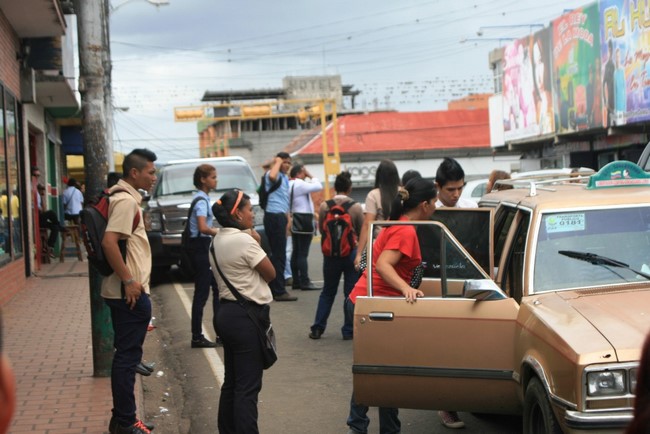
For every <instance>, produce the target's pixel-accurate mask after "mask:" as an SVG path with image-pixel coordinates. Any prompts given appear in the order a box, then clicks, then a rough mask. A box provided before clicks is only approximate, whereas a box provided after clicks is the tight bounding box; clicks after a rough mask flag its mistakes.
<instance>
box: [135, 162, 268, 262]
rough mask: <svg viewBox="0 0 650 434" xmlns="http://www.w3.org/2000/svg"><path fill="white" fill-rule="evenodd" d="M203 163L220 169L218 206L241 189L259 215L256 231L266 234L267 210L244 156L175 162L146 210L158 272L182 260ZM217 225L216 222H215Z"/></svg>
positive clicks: (163, 175) (215, 194) (214, 194)
mask: <svg viewBox="0 0 650 434" xmlns="http://www.w3.org/2000/svg"><path fill="white" fill-rule="evenodd" d="M199 164H211V165H213V166H214V167H216V169H217V177H218V184H217V190H216V191H213V192H211V193H210V199H211V201H212V202H213V203H214V201H215V200H217V199H218V198H219V197H220V196H221V194H223V192H224V191H226V190H230V189H232V188H239V189H241V190H243V191H244V192H245V193H246V194H248V195H249V196H250V197H251V202H252V204H253V211H254V212H255V230H256V231H258V232H259V233H260V235H262V244H263V246H266V245H267V240H266V236H265V234H264V211H263V210H262V208H261V207H260V206H259V197H258V194H257V187H258V184H257V180H256V178H255V175H254V174H253V170H252V169H251V167H250V166H249V164H248V162H246V160H245V159H243V158H242V157H219V158H199V159H191V160H178V161H171V162H169V163H168V164H166V165H165V166H163V167H162V168H161V169H160V171H159V174H158V181H157V183H156V186H155V187H154V189H153V193H152V194H151V197H150V198H149V200H147V201H146V205H145V208H144V212H143V215H144V222H145V229H146V230H147V236H148V238H149V244H150V245H151V253H152V256H153V257H152V262H153V267H154V269H159V270H164V269H168V268H169V267H170V266H172V265H177V264H178V263H179V260H180V244H181V234H182V233H183V228H184V227H185V223H186V221H187V212H188V211H189V207H190V204H191V202H192V196H194V194H195V193H196V191H197V190H196V187H194V184H193V175H194V170H195V169H196V167H197V166H198V165H199ZM214 223H215V226H217V222H216V219H215V221H214Z"/></svg>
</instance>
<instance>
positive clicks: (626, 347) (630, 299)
mask: <svg viewBox="0 0 650 434" xmlns="http://www.w3.org/2000/svg"><path fill="white" fill-rule="evenodd" d="M557 294H558V296H559V297H561V298H562V299H564V300H565V301H566V302H567V303H568V304H569V306H570V307H571V308H573V310H575V311H576V312H577V313H578V314H579V315H580V316H581V317H582V318H584V320H586V321H587V322H588V323H589V324H591V326H592V327H593V329H594V333H593V336H591V338H592V339H596V340H599V338H598V337H597V335H600V336H602V338H603V339H605V340H606V341H607V342H608V343H609V344H610V345H611V347H612V349H613V350H614V351H615V352H616V356H617V359H618V361H621V362H623V361H629V360H638V359H639V353H640V350H641V347H642V346H643V341H644V339H645V337H646V335H647V334H648V331H649V330H650V289H643V290H624V289H609V290H602V291H586V290H585V291H569V292H558V293H557ZM574 336H575V337H576V338H577V339H589V338H590V337H589V336H585V335H580V334H578V335H574Z"/></svg>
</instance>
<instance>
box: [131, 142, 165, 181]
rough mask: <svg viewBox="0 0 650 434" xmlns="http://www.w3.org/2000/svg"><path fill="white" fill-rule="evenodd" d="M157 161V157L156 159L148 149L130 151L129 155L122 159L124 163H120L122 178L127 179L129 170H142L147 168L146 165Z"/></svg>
mask: <svg viewBox="0 0 650 434" xmlns="http://www.w3.org/2000/svg"><path fill="white" fill-rule="evenodd" d="M157 159H158V157H156V154H154V153H153V151H150V150H149V149H146V148H139V149H134V150H132V151H131V153H129V155H127V156H126V157H124V162H123V163H122V172H123V174H122V177H123V178H128V176H129V172H131V169H137V170H142V169H144V168H145V167H147V163H149V162H152V163H153V162H154V161H156V160H157Z"/></svg>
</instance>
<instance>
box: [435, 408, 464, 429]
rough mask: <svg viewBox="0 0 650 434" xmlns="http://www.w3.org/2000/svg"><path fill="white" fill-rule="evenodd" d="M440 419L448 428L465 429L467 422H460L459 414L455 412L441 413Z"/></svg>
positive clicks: (439, 414)
mask: <svg viewBox="0 0 650 434" xmlns="http://www.w3.org/2000/svg"><path fill="white" fill-rule="evenodd" d="M438 417H439V418H440V423H441V424H443V425H444V426H446V427H447V428H452V429H458V428H465V422H463V421H462V420H460V418H459V417H458V413H457V412H455V411H439V412H438Z"/></svg>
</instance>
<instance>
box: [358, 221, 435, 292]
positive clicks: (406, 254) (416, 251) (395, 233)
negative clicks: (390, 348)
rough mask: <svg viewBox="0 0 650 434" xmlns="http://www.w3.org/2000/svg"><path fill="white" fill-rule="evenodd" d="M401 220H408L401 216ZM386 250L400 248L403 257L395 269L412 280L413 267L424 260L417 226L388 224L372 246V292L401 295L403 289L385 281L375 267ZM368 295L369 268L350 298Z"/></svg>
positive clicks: (404, 278)
mask: <svg viewBox="0 0 650 434" xmlns="http://www.w3.org/2000/svg"><path fill="white" fill-rule="evenodd" d="M400 220H401V221H406V220H408V219H407V218H406V217H401V218H400ZM384 250H398V251H399V252H400V253H401V254H402V257H401V258H400V260H399V262H398V263H397V265H395V271H397V274H398V275H399V277H401V278H402V280H404V281H405V282H410V281H411V277H413V269H414V268H415V267H417V266H418V265H419V264H420V262H422V254H421V253H420V243H419V242H418V236H417V234H416V232H415V226H397V225H396V226H388V227H385V228H383V229H382V230H381V232H380V233H379V236H378V237H377V239H376V240H375V243H374V244H373V247H372V266H373V273H372V292H373V295H375V296H385V297H401V296H402V293H401V291H399V290H397V289H395V288H393V287H391V286H389V285H388V284H387V283H386V282H384V281H383V279H382V278H381V276H379V273H377V271H376V270H375V269H374V266H375V265H376V264H377V259H379V256H380V255H381V252H383V251H384ZM366 295H368V269H366V271H364V272H363V274H362V275H361V277H359V280H358V281H357V284H356V285H355V286H354V289H353V290H352V292H351V293H350V300H352V303H356V301H357V297H359V296H361V297H363V296H366Z"/></svg>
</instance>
